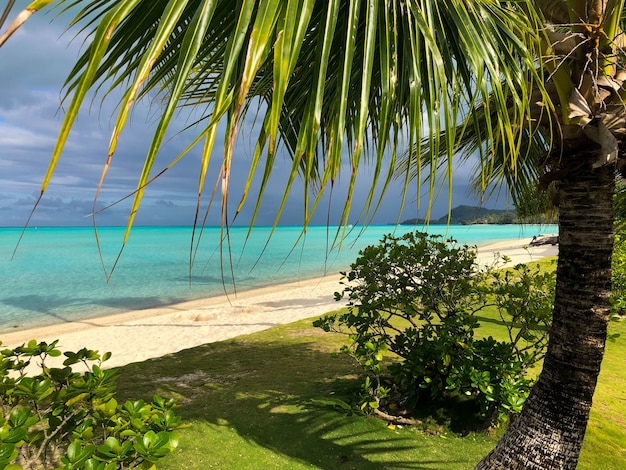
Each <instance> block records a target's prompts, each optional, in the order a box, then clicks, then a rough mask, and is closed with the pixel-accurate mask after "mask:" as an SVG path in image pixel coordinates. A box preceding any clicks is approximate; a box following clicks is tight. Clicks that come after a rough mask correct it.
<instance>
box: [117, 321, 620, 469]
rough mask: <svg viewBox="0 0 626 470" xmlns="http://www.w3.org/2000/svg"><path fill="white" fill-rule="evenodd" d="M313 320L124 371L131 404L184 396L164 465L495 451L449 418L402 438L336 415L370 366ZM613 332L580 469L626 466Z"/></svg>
mask: <svg viewBox="0 0 626 470" xmlns="http://www.w3.org/2000/svg"><path fill="white" fill-rule="evenodd" d="M311 321H312V320H303V321H300V322H297V323H293V324H289V325H284V326H279V327H275V328H272V329H270V330H266V331H263V332H260V333H256V334H253V335H247V336H242V337H239V338H235V339H233V340H229V341H223V342H219V343H212V344H207V345H204V346H200V347H196V348H193V349H188V350H185V351H182V352H179V353H176V354H172V355H168V356H165V357H162V358H158V359H153V360H149V361H145V362H143V363H138V364H131V365H128V366H125V367H123V368H121V377H120V380H119V395H120V397H119V398H120V399H138V398H151V397H152V395H153V394H160V395H162V396H166V397H175V398H177V399H178V401H179V405H180V408H179V409H178V414H180V415H181V416H182V417H183V418H184V419H185V420H186V422H187V423H189V424H190V425H191V426H190V427H189V428H187V429H184V430H182V431H181V432H180V435H181V440H180V446H179V448H178V450H177V451H176V452H175V453H174V454H172V455H170V456H168V457H167V458H166V459H165V460H164V461H163V462H162V463H160V464H159V468H160V469H171V470H174V469H176V470H178V469H203V470H204V469H210V468H216V469H258V468H268V469H300V468H324V469H335V468H341V469H383V468H414V469H468V468H473V465H474V464H475V463H476V462H477V461H478V460H479V459H480V458H481V457H482V456H484V455H485V454H486V453H487V452H488V451H489V450H490V449H491V448H492V447H493V446H494V445H495V443H496V441H497V435H495V433H494V432H492V431H482V432H470V433H467V434H466V433H463V434H464V435H463V436H461V435H458V434H456V433H455V432H453V431H452V430H451V429H450V427H449V426H448V423H447V422H446V421H445V420H438V419H437V417H433V418H432V419H431V421H430V422H429V425H428V426H421V427H419V428H416V427H414V428H410V427H396V428H395V429H392V428H390V427H388V426H387V425H386V423H384V422H382V421H380V420H378V419H375V418H372V417H366V416H362V415H360V414H352V415H348V414H346V412H345V410H341V409H340V408H338V407H333V406H332V400H339V401H350V400H351V398H352V396H353V395H354V393H356V392H357V391H358V380H357V376H358V373H359V372H360V369H359V368H358V367H357V366H355V365H354V364H353V362H352V361H351V360H350V359H349V358H348V357H346V356H344V355H341V354H339V355H338V354H336V351H337V350H338V349H339V347H340V345H341V344H342V341H343V337H341V336H338V335H333V334H328V333H323V332H322V331H321V330H319V329H316V328H313V327H312V326H311ZM485 327H486V328H488V329H492V328H494V327H495V323H492V324H489V326H487V324H486V323H485ZM611 333H612V334H621V335H622V336H621V337H620V338H617V339H616V340H615V341H612V342H609V344H608V345H607V352H606V358H605V361H604V364H603V369H602V373H601V376H600V381H599V384H598V389H597V392H596V400H595V405H594V409H593V411H592V415H591V420H590V425H589V429H588V432H587V437H586V440H585V445H584V447H583V451H582V455H581V460H580V465H579V468H580V469H588V470H592V469H598V468H602V469H604V470H612V469H615V470H617V469H622V468H626V375H625V374H624V357H626V322H619V323H612V325H611ZM490 334H491V333H490Z"/></svg>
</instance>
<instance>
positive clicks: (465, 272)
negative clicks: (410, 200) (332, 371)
mask: <svg viewBox="0 0 626 470" xmlns="http://www.w3.org/2000/svg"><path fill="white" fill-rule="evenodd" d="M342 274H343V279H344V280H343V282H342V283H343V285H344V288H343V291H342V292H340V293H339V292H338V293H336V294H335V296H336V299H337V300H343V299H347V300H348V309H347V311H346V312H343V313H333V314H330V315H326V316H324V317H322V318H321V319H319V320H317V321H316V322H315V325H316V326H319V327H321V328H323V329H324V330H325V331H333V332H342V333H345V334H347V335H348V340H349V343H348V345H346V346H344V347H343V350H344V351H345V352H348V353H350V354H351V355H352V356H354V358H356V360H357V361H358V362H359V363H360V364H361V365H362V366H363V368H364V369H365V371H366V377H365V379H364V382H363V385H362V388H363V392H364V393H363V396H362V398H361V408H362V409H364V410H371V411H373V412H374V413H376V414H379V415H381V416H383V417H384V418H386V419H390V420H394V421H400V422H406V419H401V418H399V417H398V416H399V413H400V414H401V415H403V416H404V415H407V414H410V413H411V412H412V410H414V409H415V408H416V407H417V406H418V403H419V402H421V401H424V400H425V399H427V400H444V399H445V400H449V399H455V400H459V399H463V400H471V401H473V402H474V404H475V405H476V406H477V408H478V414H479V417H480V418H481V419H482V420H487V421H489V422H491V421H492V420H493V419H494V418H498V417H499V418H505V417H506V416H507V415H509V414H516V413H519V412H520V411H521V409H522V405H523V404H524V401H525V400H526V397H527V396H528V393H529V391H530V388H531V385H532V383H533V380H532V379H530V378H528V377H527V372H528V370H529V369H530V368H531V367H532V366H533V365H534V364H536V363H537V362H538V361H539V360H541V359H542V358H543V355H544V351H545V346H546V343H547V329H548V327H549V325H550V320H551V309H552V305H553V300H554V289H555V275H554V271H553V270H549V271H540V269H539V267H531V266H528V265H518V266H515V267H514V268H512V269H509V270H500V271H496V270H493V269H491V268H484V269H483V268H479V267H478V265H477V262H476V251H475V249H473V248H470V247H468V246H467V245H463V246H459V245H457V244H456V242H455V241H454V240H451V239H449V240H445V239H444V238H443V237H441V236H434V235H430V236H429V235H427V234H425V233H419V232H415V233H408V234H406V235H403V236H402V237H394V236H392V235H386V236H385V237H384V238H383V239H382V240H381V242H380V243H379V244H378V245H372V246H369V247H367V248H365V249H364V250H362V251H361V252H360V256H359V258H358V259H357V260H356V262H355V263H353V264H352V266H351V270H350V272H348V273H342ZM488 307H493V308H495V309H496V311H497V313H498V317H499V320H498V321H499V322H501V324H502V325H503V326H504V327H505V328H506V331H507V335H506V339H504V340H496V339H494V337H492V336H488V337H480V335H478V334H477V329H478V328H479V326H480V315H479V314H480V313H481V312H482V311H483V310H485V309H486V308H488ZM388 352H389V353H392V355H391V357H392V358H393V359H392V360H390V355H389V354H387V353H388ZM383 363H388V366H387V367H386V368H383Z"/></svg>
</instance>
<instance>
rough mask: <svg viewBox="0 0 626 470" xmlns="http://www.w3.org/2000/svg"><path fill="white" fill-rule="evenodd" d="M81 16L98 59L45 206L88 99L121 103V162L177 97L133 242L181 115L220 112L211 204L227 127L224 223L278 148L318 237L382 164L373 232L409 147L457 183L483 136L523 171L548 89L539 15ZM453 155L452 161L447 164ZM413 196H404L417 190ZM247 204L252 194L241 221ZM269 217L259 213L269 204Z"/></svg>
mask: <svg viewBox="0 0 626 470" xmlns="http://www.w3.org/2000/svg"><path fill="white" fill-rule="evenodd" d="M81 3H85V6H84V7H83V9H82V10H81V11H80V13H79V14H78V16H77V17H76V19H75V20H74V22H73V24H75V27H77V28H85V30H86V31H89V30H91V33H90V36H89V46H88V48H87V49H86V51H85V53H84V55H83V56H82V57H81V58H80V59H79V60H78V61H77V63H76V66H75V67H74V69H73V70H72V71H71V73H70V75H69V77H68V81H67V89H66V90H67V93H68V100H69V105H68V107H67V113H66V115H65V119H64V122H63V125H62V128H61V132H60V135H59V140H58V143H57V146H56V148H55V150H54V154H53V156H52V159H51V163H50V166H49V169H48V173H47V175H46V178H45V180H44V183H43V185H42V193H43V192H44V191H45V190H46V187H47V185H48V182H49V181H50V178H51V176H52V173H53V171H54V169H55V168H56V164H57V161H58V158H59V157H60V155H61V153H62V151H63V148H64V146H65V142H66V139H67V136H68V134H69V132H70V129H71V128H72V126H73V123H74V120H75V118H76V115H77V113H78V110H79V109H80V107H81V106H82V104H83V102H84V101H85V99H86V98H87V96H88V94H89V93H92V92H94V91H98V92H99V93H100V94H101V95H104V96H106V95H107V94H108V93H111V92H112V91H113V90H118V91H121V92H122V96H123V97H122V99H121V101H120V103H119V107H118V115H117V117H116V121H115V126H114V130H113V136H112V139H111V145H110V148H109V149H108V154H109V159H111V158H113V156H114V154H115V150H116V145H117V141H118V138H119V135H120V133H121V132H122V131H123V129H124V127H125V125H126V119H127V116H128V112H129V111H130V109H132V107H133V106H134V104H135V102H136V100H140V99H150V98H154V97H155V96H157V97H160V98H163V99H164V103H165V106H164V108H163V113H162V116H161V118H160V119H159V121H158V123H157V125H156V129H155V132H154V135H153V139H152V142H151V143H150V144H149V145H148V149H147V152H146V158H145V164H144V168H143V170H142V173H141V175H140V176H139V178H138V182H137V190H136V193H135V196H134V202H133V205H132V209H131V213H130V215H129V222H128V228H129V229H130V227H131V226H132V223H133V219H134V215H135V213H136V211H137V210H138V208H139V206H140V203H141V199H142V195H143V190H144V188H145V185H146V183H147V182H148V181H150V177H151V174H152V173H153V172H154V170H153V164H154V161H155V157H156V155H157V154H158V152H159V149H160V148H161V144H162V142H163V137H164V135H165V133H166V132H167V130H168V129H169V128H170V125H171V118H172V116H173V113H174V111H175V110H176V109H178V108H180V107H183V106H193V107H201V109H206V111H205V112H204V114H203V116H202V118H201V119H200V120H199V121H198V126H197V127H196V129H197V130H196V137H195V138H193V139H192V140H193V141H194V142H198V143H200V142H202V150H201V152H202V159H201V167H200V169H199V175H200V178H199V183H198V194H199V200H200V199H201V196H202V193H203V188H204V185H205V182H206V176H207V175H206V171H207V168H208V161H209V157H210V156H211V154H212V152H213V148H214V146H215V145H216V142H215V140H216V135H217V128H218V126H223V125H225V126H226V138H225V141H224V142H223V144H221V147H222V151H221V153H222V170H221V172H220V174H219V175H216V176H217V177H218V178H219V179H220V181H221V183H220V184H221V187H222V191H221V193H222V223H223V224H227V223H228V221H229V214H228V209H227V206H226V201H227V199H228V194H229V192H230V177H231V173H232V172H233V171H237V172H242V171H243V172H244V173H247V175H248V176H247V179H248V183H249V182H250V181H251V180H252V178H253V177H254V175H255V174H257V173H260V178H261V185H260V187H261V190H260V193H259V194H257V197H256V200H257V201H259V200H260V199H261V198H262V196H263V192H264V188H266V186H267V184H268V181H269V178H270V175H271V173H272V169H273V168H274V166H275V161H276V160H275V155H276V152H277V151H278V149H279V148H284V149H286V150H287V151H288V152H289V154H290V155H291V156H292V158H293V165H292V169H291V172H290V176H289V179H288V182H287V185H286V186H287V189H286V192H285V195H287V194H288V192H289V190H290V188H291V186H292V185H293V183H294V182H295V180H296V178H297V177H298V175H299V176H300V177H301V178H302V179H303V180H304V188H305V207H304V215H303V223H304V224H305V225H306V224H307V223H308V222H309V221H310V217H311V214H312V213H313V211H314V210H315V209H316V207H317V206H318V204H319V202H320V200H321V196H322V194H323V192H324V190H325V189H326V188H329V187H333V185H334V184H335V181H336V180H337V178H338V176H339V173H340V170H341V169H342V167H346V168H348V171H349V172H350V177H349V183H348V196H347V199H346V200H345V201H344V210H343V212H342V215H341V222H342V223H343V224H347V223H348V220H349V217H350V208H351V205H352V196H353V193H354V191H355V186H356V176H357V175H358V174H359V173H360V172H361V170H362V168H363V166H364V164H367V163H369V162H370V161H373V162H375V164H374V167H373V180H374V184H373V185H372V188H371V189H370V191H369V194H368V197H367V200H366V204H365V209H364V212H363V214H362V216H363V220H368V215H371V211H373V210H375V209H376V207H377V203H378V201H379V198H380V196H381V195H382V194H383V193H384V192H385V190H386V189H387V188H388V187H389V185H390V184H392V175H393V170H394V168H395V166H396V155H397V154H398V151H399V150H401V149H402V148H405V147H408V148H409V149H410V151H409V154H408V159H409V163H410V164H409V165H408V166H407V168H409V167H410V168H421V164H419V162H421V161H422V158H423V155H422V150H421V149H422V147H423V145H424V142H425V145H426V147H427V148H428V149H429V151H430V152H431V159H433V166H432V167H433V168H438V167H441V164H442V163H443V164H444V165H445V168H446V172H447V173H448V174H451V173H452V156H453V155H454V153H455V152H456V147H457V146H458V145H459V144H460V143H462V142H464V139H466V138H467V136H469V135H471V134H472V132H474V133H475V132H478V131H479V130H480V132H481V141H482V142H484V145H485V146H486V147H485V148H488V149H490V151H491V153H493V151H494V150H497V153H499V154H501V155H502V157H503V158H505V159H506V161H515V160H516V159H517V158H518V155H520V153H521V149H522V148H523V147H524V146H525V145H526V141H525V139H527V138H528V137H525V136H524V131H523V125H522V123H524V122H525V121H526V120H527V119H529V116H530V112H531V110H530V105H529V102H530V95H531V92H532V91H533V90H535V89H537V86H536V85H535V84H536V83H541V82H542V78H543V77H541V76H539V75H538V73H537V72H536V70H537V69H536V67H535V66H536V61H537V60H538V57H540V47H541V41H540V37H539V36H538V33H537V31H538V30H539V28H538V26H539V25H540V21H541V19H540V17H539V15H538V14H536V12H535V4H534V2H530V1H528V2H526V1H516V2H493V1H491V0H478V1H474V2H466V1H461V0H450V1H446V2H441V1H439V0H423V1H404V0H402V1H401V0H324V1H322V0H282V1H279V0H237V1H233V0H90V1H86V2H80V1H70V0H59V1H57V2H55V4H56V5H57V6H67V5H75V4H81ZM259 102H261V103H264V104H263V108H262V111H261V112H262V114H263V116H261V117H262V119H261V120H260V121H259V122H260V123H261V124H260V126H258V129H259V130H258V134H257V135H256V137H255V140H256V149H255V152H254V155H253V158H252V159H251V161H250V165H249V167H248V168H247V169H242V168H232V165H231V163H232V152H233V146H234V142H235V136H236V135H237V134H238V133H239V132H240V131H241V126H243V125H244V123H245V116H246V114H247V113H248V112H249V111H250V109H251V107H254V108H256V107H257V106H258V103H259ZM478 106H483V107H484V108H485V109H484V112H485V113H486V114H487V115H489V116H493V117H494V119H491V120H489V121H484V124H487V125H486V126H485V127H482V128H479V126H478V124H477V123H476V122H475V123H473V124H472V125H471V126H459V123H460V122H461V121H462V119H463V118H464V115H465V113H466V112H467V110H474V109H477V107H478ZM472 128H473V129H472ZM425 136H427V137H426V138H425ZM442 149H443V150H444V154H445V155H446V158H443V159H441V160H438V158H439V157H438V156H439V155H440V153H441V150H442ZM415 163H418V164H417V165H415ZM108 165H109V163H107V166H105V168H104V170H103V174H102V180H101V184H102V183H103V181H104V177H105V175H106V171H107V168H108ZM494 165H495V163H494ZM513 166H515V165H513ZM494 168H498V169H497V171H504V169H505V167H504V166H502V167H496V166H494ZM402 184H403V186H404V193H405V194H406V193H407V191H409V190H410V189H409V188H410V178H405V179H404V183H402ZM249 191H250V184H247V185H246V186H245V189H244V192H243V194H242V195H241V199H240V200H241V202H240V204H239V205H238V207H237V210H240V209H241V207H242V204H244V203H245V202H246V200H247V199H248V196H249V194H248V193H249ZM311 191H312V196H313V197H312V198H311V197H310V195H309V193H311ZM285 197H286V196H285ZM284 202H285V199H283V203H282V204H281V206H280V207H279V208H278V213H277V216H276V217H277V218H276V220H277V221H278V218H279V217H280V212H281V210H282V207H283V205H284ZM256 207H257V211H258V207H259V206H258V203H257V206H256ZM399 210H400V208H399Z"/></svg>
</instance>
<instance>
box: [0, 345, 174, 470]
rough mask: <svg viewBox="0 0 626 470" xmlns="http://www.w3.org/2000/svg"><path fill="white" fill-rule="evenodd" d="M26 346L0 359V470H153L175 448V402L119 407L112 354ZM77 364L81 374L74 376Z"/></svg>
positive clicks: (8, 351)
mask: <svg viewBox="0 0 626 470" xmlns="http://www.w3.org/2000/svg"><path fill="white" fill-rule="evenodd" d="M56 344H57V342H56V341H55V342H53V343H50V344H47V343H44V342H41V343H37V342H36V341H31V342H29V343H28V344H25V345H22V346H20V347H17V348H15V349H4V350H2V351H0V410H1V412H2V413H1V414H0V468H7V469H11V470H15V469H22V468H27V469H35V468H36V469H39V468H41V469H52V468H55V469H56V468H58V469H62V470H77V469H87V470H113V469H128V468H155V463H156V462H157V461H159V460H160V459H161V458H162V457H164V456H165V455H167V454H168V453H169V452H171V451H172V450H174V449H175V448H176V446H177V443H178V440H177V436H176V433H175V430H176V429H178V428H180V427H181V421H180V419H179V418H178V417H177V416H176V415H175V414H174V411H173V408H174V401H173V400H164V399H162V398H160V397H157V396H155V397H154V399H153V401H152V403H145V402H144V401H143V400H139V401H135V402H131V401H127V402H126V403H124V404H118V402H117V401H116V399H115V386H114V382H115V380H116V377H117V371H115V370H105V369H102V367H101V366H102V363H103V362H104V361H106V360H107V359H108V358H109V357H110V353H106V354H104V355H102V356H100V354H98V352H97V351H92V350H88V349H81V350H80V351H78V352H65V353H64V355H65V357H66V359H65V360H64V362H63V367H49V366H48V364H47V362H48V361H49V360H50V358H56V357H59V356H61V354H62V353H61V351H60V350H59V349H57V347H56ZM79 363H80V364H82V365H83V366H84V367H86V370H87V371H86V372H84V373H79V372H75V371H74V370H73V369H72V367H71V366H72V365H74V364H79Z"/></svg>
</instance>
